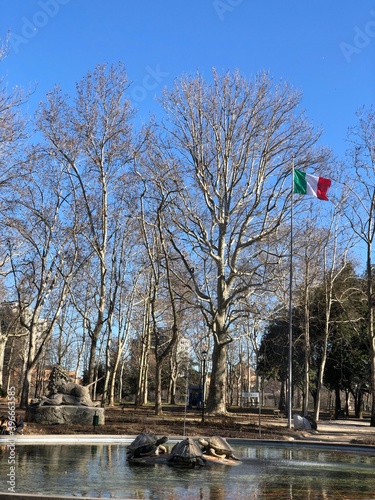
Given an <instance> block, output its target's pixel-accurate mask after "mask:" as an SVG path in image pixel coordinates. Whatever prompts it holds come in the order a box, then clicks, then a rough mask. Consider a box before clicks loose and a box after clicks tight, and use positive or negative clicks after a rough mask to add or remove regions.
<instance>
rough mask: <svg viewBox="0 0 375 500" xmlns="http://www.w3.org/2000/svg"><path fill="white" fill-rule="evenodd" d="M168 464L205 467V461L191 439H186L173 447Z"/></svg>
mask: <svg viewBox="0 0 375 500" xmlns="http://www.w3.org/2000/svg"><path fill="white" fill-rule="evenodd" d="M168 464H170V465H182V466H188V467H196V466H201V465H206V460H205V458H204V457H203V455H202V451H201V449H200V448H199V446H198V445H197V443H196V442H195V441H194V440H193V439H191V438H186V439H184V440H183V441H180V442H178V443H176V444H175V445H174V446H173V448H172V450H171V456H170V457H169V458H168Z"/></svg>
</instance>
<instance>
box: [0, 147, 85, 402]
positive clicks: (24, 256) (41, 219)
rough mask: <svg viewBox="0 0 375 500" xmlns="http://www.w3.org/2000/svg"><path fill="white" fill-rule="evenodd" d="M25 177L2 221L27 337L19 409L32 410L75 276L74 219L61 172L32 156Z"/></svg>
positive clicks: (19, 312) (13, 193) (19, 313)
mask: <svg viewBox="0 0 375 500" xmlns="http://www.w3.org/2000/svg"><path fill="white" fill-rule="evenodd" d="M28 167H29V168H28V172H27V175H24V176H23V177H22V176H21V177H20V178H19V179H18V180H17V183H14V185H13V190H12V198H11V199H9V200H8V201H7V204H6V212H5V213H4V212H3V213H2V217H3V220H4V223H5V224H6V227H7V229H8V248H9V258H10V263H11V272H12V277H13V284H14V290H15V295H16V301H17V307H18V315H19V319H20V324H21V326H22V327H23V328H24V329H25V330H27V332H28V344H27V345H28V347H27V349H28V351H27V359H26V372H25V378H24V382H23V391H22V397H21V406H23V407H26V406H27V405H28V399H29V391H30V384H31V377H32V373H33V371H34V369H35V367H36V365H37V363H38V360H39V359H40V357H41V355H42V353H43V350H44V348H45V346H46V345H47V343H48V342H49V340H50V339H51V335H52V333H53V330H54V328H55V325H56V323H57V320H58V317H59V315H60V312H61V309H62V307H63V304H64V302H65V299H66V296H67V293H68V283H69V281H70V279H71V278H72V276H73V274H74V271H75V264H76V261H77V247H76V245H75V239H74V238H72V234H74V233H75V231H74V218H73V221H72V220H71V218H67V217H66V216H67V214H68V213H70V210H71V207H70V205H69V202H68V201H67V198H66V191H65V190H64V187H63V183H62V175H61V171H60V172H59V171H58V170H56V169H52V168H51V164H49V163H47V164H45V163H44V162H43V160H42V159H41V158H40V156H38V155H35V154H34V153H31V155H30V158H29V162H28Z"/></svg>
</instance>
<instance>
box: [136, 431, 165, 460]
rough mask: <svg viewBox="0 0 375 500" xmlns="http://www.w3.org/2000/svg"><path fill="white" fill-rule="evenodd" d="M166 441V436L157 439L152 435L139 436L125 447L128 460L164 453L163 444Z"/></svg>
mask: <svg viewBox="0 0 375 500" xmlns="http://www.w3.org/2000/svg"><path fill="white" fill-rule="evenodd" d="M166 441H168V438H167V437H166V436H163V437H161V438H158V437H157V436H156V435H155V434H152V433H143V434H139V436H137V437H136V438H135V439H134V441H133V442H132V443H130V445H129V446H128V447H127V456H128V460H132V459H134V458H140V457H149V456H158V455H159V454H161V453H166V451H167V450H166V448H165V446H163V444H164V443H165V442H166Z"/></svg>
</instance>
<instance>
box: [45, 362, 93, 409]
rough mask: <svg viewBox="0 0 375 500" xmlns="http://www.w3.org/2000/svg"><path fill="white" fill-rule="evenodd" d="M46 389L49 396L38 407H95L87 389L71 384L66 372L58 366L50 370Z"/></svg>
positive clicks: (71, 381)
mask: <svg viewBox="0 0 375 500" xmlns="http://www.w3.org/2000/svg"><path fill="white" fill-rule="evenodd" d="M47 389H48V390H49V394H48V396H44V397H43V398H42V399H41V401H40V403H39V406H44V405H52V406H59V405H73V406H97V404H96V403H94V402H93V401H92V399H91V397H90V393H89V390H88V388H87V387H85V386H83V385H79V384H76V383H75V382H73V380H72V379H71V377H69V375H68V374H67V372H66V371H65V370H64V369H63V368H62V367H61V366H59V365H55V366H54V367H53V368H52V371H51V375H50V377H49V383H48V386H47Z"/></svg>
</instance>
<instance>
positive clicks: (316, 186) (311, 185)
mask: <svg viewBox="0 0 375 500" xmlns="http://www.w3.org/2000/svg"><path fill="white" fill-rule="evenodd" d="M293 186H294V187H293V192H294V193H298V194H310V195H312V196H315V197H316V198H318V199H319V200H326V201H328V197H327V193H328V190H329V188H330V187H331V180H330V179H325V178H324V177H317V176H315V175H310V174H306V173H305V172H302V170H297V169H296V170H294V182H293Z"/></svg>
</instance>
